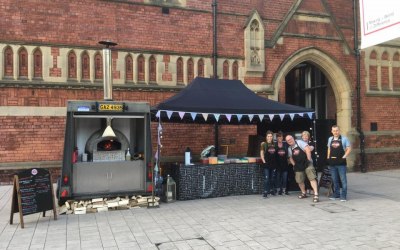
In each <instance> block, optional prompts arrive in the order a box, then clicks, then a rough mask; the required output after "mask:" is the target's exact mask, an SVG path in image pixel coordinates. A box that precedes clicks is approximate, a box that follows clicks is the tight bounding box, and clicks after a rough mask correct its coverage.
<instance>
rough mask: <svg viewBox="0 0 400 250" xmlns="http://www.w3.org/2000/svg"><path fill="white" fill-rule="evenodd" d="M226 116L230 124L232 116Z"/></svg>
mask: <svg viewBox="0 0 400 250" xmlns="http://www.w3.org/2000/svg"><path fill="white" fill-rule="evenodd" d="M225 116H226V119H228V122H231V118H232V115H230V114H225Z"/></svg>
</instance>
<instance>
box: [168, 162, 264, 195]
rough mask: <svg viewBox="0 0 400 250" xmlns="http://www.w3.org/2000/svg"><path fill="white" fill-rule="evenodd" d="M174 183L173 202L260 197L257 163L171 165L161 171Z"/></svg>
mask: <svg viewBox="0 0 400 250" xmlns="http://www.w3.org/2000/svg"><path fill="white" fill-rule="evenodd" d="M163 173H164V174H169V175H170V176H172V177H173V179H174V180H175V182H176V184H177V199H178V200H192V199H202V198H213V197H222V196H229V195H249V194H261V193H262V190H263V183H264V182H263V173H262V167H261V166H260V165H259V164H257V163H230V164H210V165H204V164H194V165H183V164H171V165H169V166H167V167H166V168H165V170H163Z"/></svg>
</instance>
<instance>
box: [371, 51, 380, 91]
mask: <svg viewBox="0 0 400 250" xmlns="http://www.w3.org/2000/svg"><path fill="white" fill-rule="evenodd" d="M376 57H377V55H376V52H375V50H373V51H372V52H371V54H370V56H369V59H370V66H369V89H371V90H377V89H378V66H377V60H376V59H377V58H376Z"/></svg>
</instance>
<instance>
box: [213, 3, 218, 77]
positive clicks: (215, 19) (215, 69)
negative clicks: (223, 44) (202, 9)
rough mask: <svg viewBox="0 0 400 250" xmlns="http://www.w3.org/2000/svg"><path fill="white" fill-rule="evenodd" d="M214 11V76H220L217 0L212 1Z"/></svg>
mask: <svg viewBox="0 0 400 250" xmlns="http://www.w3.org/2000/svg"><path fill="white" fill-rule="evenodd" d="M212 13H213V78H215V79H217V78H218V71H217V67H218V63H217V60H218V58H217V0H213V2H212Z"/></svg>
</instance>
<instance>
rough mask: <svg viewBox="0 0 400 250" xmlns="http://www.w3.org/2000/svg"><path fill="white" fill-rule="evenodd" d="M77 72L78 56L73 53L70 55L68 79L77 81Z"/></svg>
mask: <svg viewBox="0 0 400 250" xmlns="http://www.w3.org/2000/svg"><path fill="white" fill-rule="evenodd" d="M76 71H77V68H76V55H75V52H74V51H71V52H69V54H68V78H70V79H76V76H77V73H76Z"/></svg>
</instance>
